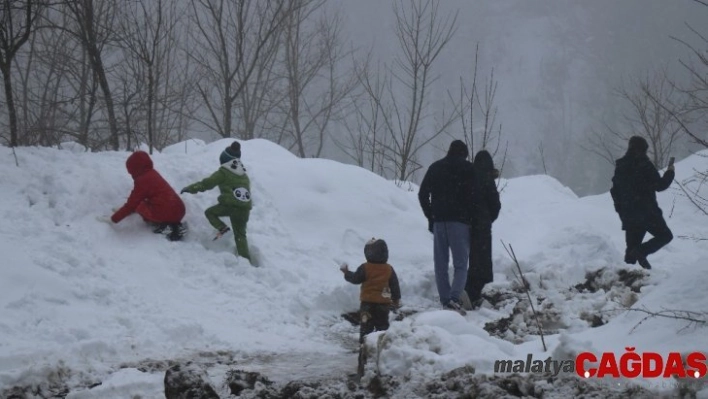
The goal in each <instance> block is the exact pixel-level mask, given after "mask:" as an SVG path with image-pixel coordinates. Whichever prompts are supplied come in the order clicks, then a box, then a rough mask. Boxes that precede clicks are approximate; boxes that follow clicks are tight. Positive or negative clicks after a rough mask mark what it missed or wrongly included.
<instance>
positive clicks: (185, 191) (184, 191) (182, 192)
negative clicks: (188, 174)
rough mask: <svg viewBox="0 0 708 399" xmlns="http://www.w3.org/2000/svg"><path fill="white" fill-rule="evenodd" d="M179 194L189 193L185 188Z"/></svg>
mask: <svg viewBox="0 0 708 399" xmlns="http://www.w3.org/2000/svg"><path fill="white" fill-rule="evenodd" d="M179 193H180V194H184V193H189V191H188V190H187V187H185V188H183V189H182V191H180V192H179Z"/></svg>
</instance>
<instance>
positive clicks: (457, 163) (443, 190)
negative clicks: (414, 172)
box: [418, 155, 475, 225]
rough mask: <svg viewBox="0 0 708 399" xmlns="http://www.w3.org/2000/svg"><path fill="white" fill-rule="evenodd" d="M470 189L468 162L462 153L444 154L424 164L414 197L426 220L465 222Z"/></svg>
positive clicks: (469, 211)
mask: <svg viewBox="0 0 708 399" xmlns="http://www.w3.org/2000/svg"><path fill="white" fill-rule="evenodd" d="M474 189H475V175H474V167H473V166H472V163H471V162H469V161H467V160H466V159H465V158H464V157H462V156H455V155H447V156H446V157H445V158H443V159H441V160H439V161H435V162H433V164H432V165H430V167H429V168H428V171H427V172H426V173H425V177H423V182H422V183H421V184H420V191H419V192H418V201H419V202H420V206H421V208H423V214H425V217H426V218H428V220H432V221H433V222H462V223H465V224H468V225H469V224H471V223H472V216H473V213H474Z"/></svg>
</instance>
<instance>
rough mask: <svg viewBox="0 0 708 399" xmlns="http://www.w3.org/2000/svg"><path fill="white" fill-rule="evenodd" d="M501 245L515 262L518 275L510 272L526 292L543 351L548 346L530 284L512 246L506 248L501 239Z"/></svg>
mask: <svg viewBox="0 0 708 399" xmlns="http://www.w3.org/2000/svg"><path fill="white" fill-rule="evenodd" d="M502 246H504V249H505V250H506V253H507V254H509V256H510V257H511V259H512V260H513V261H514V263H515V264H516V269H517V270H518V271H519V275H518V276H517V275H516V272H515V271H514V270H513V269H512V273H514V276H516V278H518V279H519V282H520V283H521V285H522V286H523V287H524V291H525V292H526V297H527V298H528V300H529V305H531V311H532V312H533V317H534V319H535V320H536V326H537V327H538V334H539V335H540V336H541V343H542V344H543V351H544V352H545V351H547V350H548V348H546V340H545V339H544V338H543V329H542V328H541V322H540V321H538V314H537V313H536V308H534V306H533V300H532V299H531V293H530V290H531V284H529V282H528V281H526V278H524V273H523V272H522V271H521V266H520V265H519V260H518V259H516V254H515V253H514V248H513V247H512V246H511V244H509V247H508V248H507V246H506V243H505V242H504V241H502Z"/></svg>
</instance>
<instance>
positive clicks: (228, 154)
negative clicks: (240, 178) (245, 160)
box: [219, 141, 241, 165]
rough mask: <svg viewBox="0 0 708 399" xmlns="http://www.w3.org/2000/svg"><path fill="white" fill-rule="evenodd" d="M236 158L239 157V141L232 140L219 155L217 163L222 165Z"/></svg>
mask: <svg viewBox="0 0 708 399" xmlns="http://www.w3.org/2000/svg"><path fill="white" fill-rule="evenodd" d="M237 158H241V143H239V142H238V141H234V142H233V143H231V145H230V146H228V147H226V149H224V151H223V152H222V153H221V155H220V156H219V163H220V164H222V165H223V164H225V163H227V162H230V161H233V160H234V159H237Z"/></svg>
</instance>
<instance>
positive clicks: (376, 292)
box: [340, 238, 401, 343]
mask: <svg viewBox="0 0 708 399" xmlns="http://www.w3.org/2000/svg"><path fill="white" fill-rule="evenodd" d="M364 256H365V257H366V263H363V264H362V265H361V266H359V267H358V268H357V269H356V271H355V272H351V271H350V270H349V266H348V265H347V264H343V265H342V266H341V267H340V270H341V271H342V273H344V279H345V280H347V281H349V282H350V283H352V284H361V294H360V300H361V308H360V309H359V315H360V319H361V320H360V323H359V325H360V329H359V343H363V342H364V337H365V336H366V335H367V334H369V333H371V332H373V331H384V330H387V329H388V313H389V311H390V309H391V307H394V308H399V307H400V306H401V289H400V287H399V286H398V277H397V276H396V271H395V270H394V269H393V266H391V265H389V264H388V263H387V262H388V246H387V245H386V241H384V240H382V239H376V238H372V239H371V240H370V241H369V242H367V243H366V245H365V246H364Z"/></svg>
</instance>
